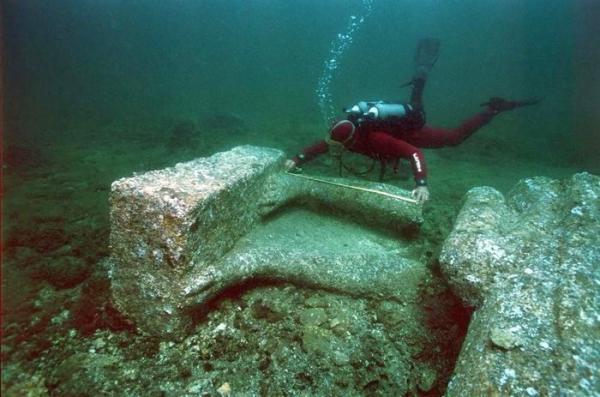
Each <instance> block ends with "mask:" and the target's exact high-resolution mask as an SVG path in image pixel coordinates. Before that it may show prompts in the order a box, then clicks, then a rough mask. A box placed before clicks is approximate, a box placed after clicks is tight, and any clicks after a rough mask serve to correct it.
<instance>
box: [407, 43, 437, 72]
mask: <svg viewBox="0 0 600 397" xmlns="http://www.w3.org/2000/svg"><path fill="white" fill-rule="evenodd" d="M439 55H440V41H439V40H438V39H436V38H433V37H425V38H422V39H421V40H419V43H418V44H417V51H416V52H415V74H414V75H413V80H415V79H425V78H426V77H427V73H429V72H430V71H431V68H433V65H435V63H436V62H437V60H438V57H439Z"/></svg>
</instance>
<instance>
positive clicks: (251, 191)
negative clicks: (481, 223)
mask: <svg viewBox="0 0 600 397" xmlns="http://www.w3.org/2000/svg"><path fill="white" fill-rule="evenodd" d="M284 159H285V157H284V154H283V153H282V152H281V151H278V150H274V149H268V148H260V147H252V146H240V147H236V148H234V149H232V150H230V151H228V152H223V153H218V154H216V155H214V156H211V157H208V158H201V159H197V160H194V161H191V162H187V163H181V164H177V165H176V166H175V167H172V168H167V169H164V170H159V171H151V172H147V173H144V174H141V175H136V176H134V177H131V178H123V179H120V180H118V181H115V182H114V183H113V185H112V189H111V196H110V201H111V235H110V244H111V253H112V256H111V261H110V263H111V264H110V274H111V279H112V289H113V297H114V301H115V304H116V306H117V307H118V308H119V309H120V310H121V311H122V312H124V313H125V314H126V315H127V316H129V317H130V318H131V319H133V320H134V321H135V323H136V325H137V326H138V327H139V328H140V329H141V330H143V331H145V332H148V333H152V334H156V335H160V336H174V337H181V336H183V335H184V334H185V332H186V330H187V329H188V327H189V325H190V324H191V317H190V316H189V314H188V311H189V309H190V308H191V307H197V306H198V305H202V304H204V303H205V302H206V301H207V300H208V299H210V298H211V297H213V296H214V295H215V294H217V293H218V292H220V291H221V290H222V289H224V288H227V287H228V286H230V285H232V284H236V283H240V282H244V281H246V280H249V279H253V278H257V277H259V278H266V279H272V280H281V281H289V282H294V283H296V284H300V285H309V286H317V287H321V288H326V289H330V290H336V291H342V292H345V293H350V294H353V295H360V296H365V295H377V296H395V297H398V298H401V295H402V291H396V290H397V288H396V287H397V285H398V284H394V282H395V281H398V280H399V277H402V275H403V274H404V273H406V274H408V275H410V274H413V273H415V272H417V273H419V272H420V271H421V270H420V267H418V266H417V265H418V263H416V262H414V261H411V260H409V259H405V258H403V257H402V256H399V255H398V253H393V252H389V253H384V254H372V255H369V254H368V253H366V254H364V255H356V254H354V255H348V256H346V257H343V256H335V255H324V254H323V253H319V252H304V251H303V250H302V247H299V248H300V249H296V250H290V249H289V247H288V246H285V245H282V246H280V247H273V246H271V247H269V248H267V249H260V247H258V248H257V247H254V248H248V247H246V248H243V247H242V248H236V246H235V245H236V242H237V241H238V240H239V239H240V238H241V237H242V236H244V235H246V234H247V233H248V232H249V231H251V230H252V229H253V228H254V227H255V226H256V225H257V224H258V223H260V222H261V220H262V219H263V217H264V216H266V215H268V214H270V213H271V212H272V211H274V210H276V209H278V208H280V207H282V206H284V205H285V204H287V203H290V202H294V203H296V204H297V205H301V206H307V207H313V208H326V209H327V210H331V211H334V212H336V213H339V214H340V215H343V216H345V217H349V218H351V219H352V220H353V221H355V222H359V223H365V224H370V225H374V226H377V227H381V228H384V229H387V230H391V231H401V230H402V229H403V228H406V227H409V226H411V225H413V226H414V225H416V224H419V223H420V222H421V221H422V217H421V208H420V206H418V205H415V204H412V203H406V202H402V201H398V200H395V199H392V198H386V197H382V196H375V195H373V194H370V193H365V192H360V191H356V190H352V189H344V188H339V187H336V186H331V185H328V184H324V183H319V182H314V181H309V180H305V179H302V178H298V177H295V176H293V175H288V174H285V173H283V172H282V171H281V169H282V164H283V162H284ZM331 181H334V182H335V181H337V182H340V181H342V182H345V181H343V180H334V179H332V180H331ZM367 187H369V188H377V189H379V190H385V191H388V192H390V193H394V194H403V195H407V192H405V191H402V190H401V189H399V188H395V187H391V186H386V185H382V184H370V185H368V186H367ZM365 214H368V215H365Z"/></svg>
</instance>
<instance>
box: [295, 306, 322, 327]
mask: <svg viewBox="0 0 600 397" xmlns="http://www.w3.org/2000/svg"><path fill="white" fill-rule="evenodd" d="M325 321H327V313H326V312H325V310H324V309H321V308H314V309H306V310H303V311H302V313H300V322H301V323H302V324H303V325H314V326H318V325H321V324H323V323H324V322H325Z"/></svg>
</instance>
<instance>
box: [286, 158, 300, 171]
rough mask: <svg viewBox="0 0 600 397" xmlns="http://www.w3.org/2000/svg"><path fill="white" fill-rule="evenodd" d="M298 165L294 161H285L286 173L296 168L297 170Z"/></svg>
mask: <svg viewBox="0 0 600 397" xmlns="http://www.w3.org/2000/svg"><path fill="white" fill-rule="evenodd" d="M296 166H297V164H296V162H295V161H294V160H292V159H287V160H285V164H284V165H283V169H284V170H286V171H291V170H293V169H294V168H296Z"/></svg>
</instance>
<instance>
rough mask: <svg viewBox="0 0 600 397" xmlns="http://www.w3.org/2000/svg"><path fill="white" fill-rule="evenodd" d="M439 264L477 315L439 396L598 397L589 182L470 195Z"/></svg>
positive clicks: (597, 253)
mask: <svg viewBox="0 0 600 397" xmlns="http://www.w3.org/2000/svg"><path fill="white" fill-rule="evenodd" d="M440 263H441V268H442V271H443V273H444V274H445V275H446V277H447V278H448V280H449V282H450V284H451V286H452V287H453V289H454V290H455V292H456V293H457V295H459V296H460V297H461V298H462V299H463V300H464V301H465V302H466V303H467V304H470V305H473V306H475V309H476V311H475V312H474V314H473V317H472V320H471V324H470V326H469V332H468V334H467V337H466V339H465V341H464V343H463V347H462V351H461V354H460V356H459V359H458V363H457V365H456V368H455V372H454V374H453V377H452V379H451V381H450V383H449V385H448V390H447V395H448V396H450V397H451V396H463V395H578V396H592V395H598V393H599V392H600V379H599V376H598V374H600V367H599V365H600V364H599V363H600V338H599V337H598V336H599V333H598V330H599V329H600V317H599V316H598V310H599V308H600V293H599V291H600V289H599V288H598V286H599V285H600V268H599V266H600V178H599V177H598V176H594V175H591V174H589V173H580V174H575V175H573V176H572V177H571V178H569V179H566V180H552V179H549V178H543V177H536V178H531V179H525V180H522V181H520V182H519V183H518V184H517V185H516V186H515V187H514V188H513V189H512V191H511V192H509V194H508V195H507V197H506V198H505V197H504V196H503V195H502V194H501V193H499V192H498V191H496V190H494V189H492V188H489V187H479V188H474V189H471V190H470V191H469V192H468V193H467V195H466V197H465V203H464V207H463V208H462V210H461V212H460V214H459V215H458V218H457V221H456V224H455V225H454V228H453V231H452V233H451V234H450V236H449V237H448V239H447V240H446V241H445V243H444V246H443V249H442V253H441V256H440ZM490 342H491V343H490Z"/></svg>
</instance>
